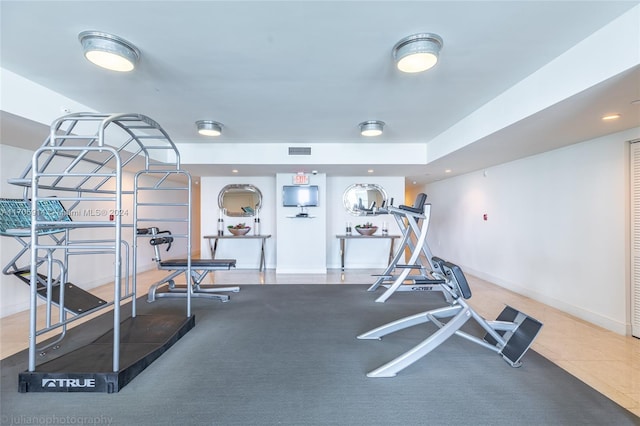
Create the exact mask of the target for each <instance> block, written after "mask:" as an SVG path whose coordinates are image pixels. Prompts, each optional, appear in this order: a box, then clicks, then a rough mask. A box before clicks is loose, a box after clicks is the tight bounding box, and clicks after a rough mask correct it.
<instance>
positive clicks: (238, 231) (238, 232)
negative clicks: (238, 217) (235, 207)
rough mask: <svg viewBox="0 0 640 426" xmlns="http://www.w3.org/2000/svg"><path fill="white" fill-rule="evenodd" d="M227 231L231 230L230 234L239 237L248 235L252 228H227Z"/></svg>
mask: <svg viewBox="0 0 640 426" xmlns="http://www.w3.org/2000/svg"><path fill="white" fill-rule="evenodd" d="M227 229H228V230H229V232H231V233H232V234H233V235H235V236H236V237H237V236H240V235H246V234H247V232H249V231H250V230H251V227H250V226H245V227H244V228H237V227H233V226H229V227H227Z"/></svg>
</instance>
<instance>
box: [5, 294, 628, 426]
mask: <svg viewBox="0 0 640 426" xmlns="http://www.w3.org/2000/svg"><path fill="white" fill-rule="evenodd" d="M367 287H368V285H262V286H260V285H245V286H243V287H242V289H241V291H240V293H234V294H232V299H231V301H230V302H228V303H220V302H216V301H208V300H195V301H194V313H195V315H196V326H195V328H194V329H193V330H191V331H190V332H189V333H187V334H186V335H185V336H184V337H183V338H182V339H181V340H180V341H178V342H177V343H176V344H175V345H174V346H173V347H172V348H170V349H169V350H168V351H167V352H166V353H164V354H163V355H162V356H161V357H160V358H159V359H158V360H156V361H155V362H154V363H153V364H151V365H150V366H149V367H148V368H147V369H146V370H144V371H143V372H142V373H141V374H140V375H139V376H138V377H136V378H135V379H134V380H133V381H132V382H131V383H129V384H128V385H127V386H126V387H124V388H123V389H122V390H121V391H120V392H119V393H115V394H92V393H75V394H66V393H64V394H54V393H27V394H20V393H18V391H17V381H18V380H17V375H18V372H20V371H24V370H25V369H26V365H27V357H26V353H25V352H21V353H19V354H16V355H14V356H12V357H9V358H7V359H5V360H3V361H2V363H1V366H0V367H1V370H2V379H1V385H2V389H1V400H0V402H1V406H0V407H1V411H2V413H1V418H2V424H3V425H5V424H6V425H9V424H45V422H46V424H112V425H614V424H615V425H639V424H640V418H638V417H637V416H635V415H633V414H632V413H630V412H629V411H627V410H625V409H624V408H622V407H620V406H619V405H617V404H615V403H614V402H612V401H611V400H609V399H608V398H606V397H604V396H603V395H601V394H600V393H598V392H596V391H595V390H593V389H591V388H590V387H588V386H587V385H585V384H584V383H582V382H581V381H580V380H578V379H576V378H574V377H573V376H571V375H569V374H567V373H566V372H564V371H563V370H562V369H560V368H558V367H556V366H555V365H554V364H552V363H551V362H549V361H548V360H546V359H545V358H543V357H542V356H540V355H538V354H537V353H535V352H534V351H529V352H528V353H527V354H526V355H525V357H524V360H523V361H524V365H523V366H522V367H521V368H512V367H510V366H509V365H508V364H507V363H506V362H504V361H503V360H502V359H501V358H500V357H499V356H498V355H496V354H495V353H493V352H491V351H488V350H487V349H485V348H482V347H480V346H479V345H475V344H473V343H471V342H468V341H466V340H464V339H461V338H459V337H457V336H454V337H452V338H450V339H449V340H448V341H447V342H445V343H444V344H443V345H441V346H440V347H438V348H437V349H436V350H435V351H434V352H432V353H431V354H429V355H427V356H426V357H425V358H423V359H421V360H420V361H418V362H417V363H415V364H413V365H412V366H410V367H408V368H406V369H405V370H403V371H402V372H400V373H399V374H398V376H396V377H394V378H378V379H371V378H367V377H366V376H365V374H366V373H367V372H368V371H370V370H372V369H374V368H376V367H379V366H380V365H382V364H384V363H385V362H387V361H389V360H391V359H393V358H394V357H396V356H397V355H399V354H401V353H403V352H404V351H406V350H407V349H409V348H411V347H413V346H414V345H415V344H417V343H418V342H419V341H421V340H422V339H424V338H425V337H426V336H427V335H428V334H430V333H431V332H433V331H435V327H434V326H433V325H429V324H425V325H420V326H416V327H413V328H411V329H408V330H403V331H402V332H398V333H395V334H392V335H390V336H387V337H385V338H384V339H383V340H382V341H362V340H357V339H356V336H357V335H358V334H360V333H362V332H364V331H367V330H370V329H371V328H374V327H377V326H379V325H381V324H384V323H386V322H389V321H392V320H395V319H398V318H400V317H403V316H406V315H409V314H413V313H417V312H420V311H423V310H428V309H433V308H436V307H439V306H443V305H444V302H443V299H442V296H441V295H440V294H439V293H431V294H424V293H420V294H415V293H414V294H411V293H399V294H397V295H396V296H394V297H393V298H391V299H389V300H388V301H387V302H386V303H384V304H379V303H374V299H375V297H376V296H377V295H376V294H373V293H368V292H366V288H367ZM183 306H184V302H183V301H180V300H169V299H166V300H159V301H157V302H155V303H152V304H147V303H146V302H143V301H141V302H139V307H140V311H141V312H144V313H146V312H154V311H157V312H172V311H177V312H181V311H182V310H183ZM108 327H109V319H108V318H107V316H105V318H98V319H95V320H92V321H91V322H90V323H88V325H87V326H81V327H78V329H74V330H72V331H71V333H70V336H69V338H68V343H66V347H67V348H68V347H72V346H73V345H74V344H79V342H82V341H84V340H86V339H92V338H95V337H96V335H99V334H100V333H101V332H102V331H103V329H105V328H108ZM466 330H467V331H469V332H474V331H476V330H475V328H474V327H473V326H470V327H467V329H466ZM542 332H543V333H544V329H543V331H542ZM62 350H64V347H63V349H62Z"/></svg>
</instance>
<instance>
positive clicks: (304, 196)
mask: <svg viewBox="0 0 640 426" xmlns="http://www.w3.org/2000/svg"><path fill="white" fill-rule="evenodd" d="M282 205H283V206H284V207H317V206H318V186H317V185H308V186H307V185H304V186H295V185H285V186H283V187H282Z"/></svg>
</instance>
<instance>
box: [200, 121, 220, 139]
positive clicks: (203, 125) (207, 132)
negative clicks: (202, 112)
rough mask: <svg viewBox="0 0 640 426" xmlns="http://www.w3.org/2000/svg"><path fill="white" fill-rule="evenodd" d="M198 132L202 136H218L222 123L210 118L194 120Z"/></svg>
mask: <svg viewBox="0 0 640 426" xmlns="http://www.w3.org/2000/svg"><path fill="white" fill-rule="evenodd" d="M196 126H197V127H198V133H200V134H201V135H203V136H220V135H221V134H222V124H220V123H218V122H217V121H212V120H198V121H196Z"/></svg>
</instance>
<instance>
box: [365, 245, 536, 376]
mask: <svg viewBox="0 0 640 426" xmlns="http://www.w3.org/2000/svg"><path fill="white" fill-rule="evenodd" d="M432 261H433V263H436V264H438V265H439V269H440V270H441V271H443V272H442V274H443V275H442V278H443V281H442V284H440V285H441V287H442V289H443V290H444V291H446V292H447V293H449V294H450V296H451V297H452V299H453V303H452V305H451V306H446V307H443V308H439V309H434V310H431V311H426V312H421V313H418V314H415V315H411V316H408V317H405V318H401V319H399V320H396V321H393V322H390V323H388V324H385V325H382V326H380V327H377V328H375V329H373V330H370V331H368V332H366V333H363V334H360V335H359V336H358V339H365V340H366V339H373V340H380V339H382V337H384V336H386V335H388V334H391V333H394V332H396V331H399V330H403V329H405V328H409V327H412V326H414V325H418V324H424V323H427V322H431V323H433V324H435V325H436V326H437V327H438V330H437V331H436V332H435V333H433V334H431V335H430V336H429V337H427V338H426V339H425V340H423V341H422V342H421V343H419V344H418V345H416V346H414V347H413V348H412V349H410V350H408V351H407V352H405V353H404V354H402V355H400V356H398V357H396V358H395V359H393V360H391V361H389V362H388V363H386V364H384V365H382V366H381V367H378V368H376V369H375V370H373V371H371V372H369V373H368V374H367V377H394V376H395V375H396V374H397V373H398V372H400V371H402V370H404V369H405V368H407V367H408V366H410V365H411V364H413V363H414V362H416V361H418V360H419V359H420V358H422V357H424V356H425V355H427V354H428V353H429V352H431V351H433V350H434V349H436V348H437V347H438V346H440V345H441V344H442V343H444V342H445V341H446V340H447V339H448V338H449V337H451V336H453V335H454V334H455V335H458V336H460V337H463V338H465V339H467V340H469V341H471V342H473V343H477V344H479V345H480V346H483V347H485V348H487V349H490V350H492V351H494V352H496V353H498V354H500V355H501V356H502V358H503V359H504V360H505V361H506V362H507V363H508V364H509V365H511V366H512V367H520V366H521V365H522V362H521V359H522V357H523V356H524V354H525V353H526V352H527V350H528V349H529V347H530V346H531V344H532V343H533V340H534V339H535V338H536V337H537V335H538V333H539V332H540V329H541V328H542V323H541V322H539V321H538V320H536V319H534V318H531V317H530V316H528V315H526V314H524V313H522V312H519V311H517V310H516V309H514V308H512V307H510V306H506V307H505V308H504V310H503V311H502V313H500V315H499V316H498V318H497V319H496V320H495V321H487V320H485V319H484V318H482V317H481V316H480V315H479V314H478V313H477V312H476V311H475V310H474V309H473V308H471V306H469V305H468V304H467V303H466V301H465V299H470V298H471V289H470V288H469V284H468V282H467V280H466V278H465V276H464V273H463V272H462V270H461V269H460V267H459V266H457V265H455V264H453V263H450V262H446V261H444V260H442V259H440V258H437V257H434V258H433V259H432ZM446 318H450V319H449V321H447V322H443V321H442V320H444V319H446ZM470 319H474V320H475V321H476V323H478V324H479V325H480V326H481V327H482V328H483V329H484V330H485V331H486V335H485V336H484V337H483V338H482V339H480V338H478V337H476V336H473V335H471V334H469V333H465V332H463V331H461V330H460V328H461V327H462V326H463V325H464V324H465V323H466V322H467V321H469V320H470Z"/></svg>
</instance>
